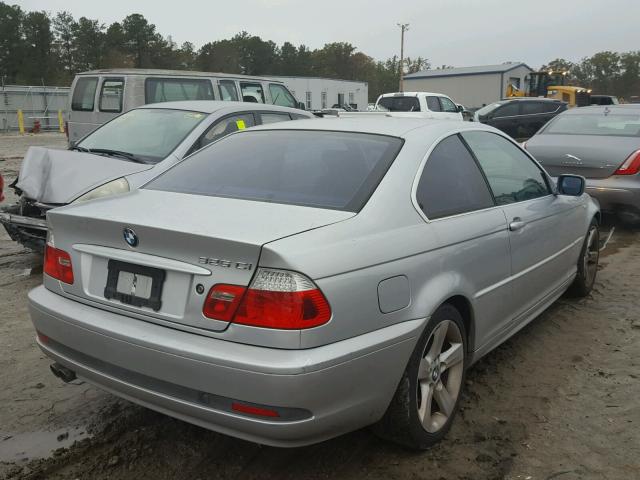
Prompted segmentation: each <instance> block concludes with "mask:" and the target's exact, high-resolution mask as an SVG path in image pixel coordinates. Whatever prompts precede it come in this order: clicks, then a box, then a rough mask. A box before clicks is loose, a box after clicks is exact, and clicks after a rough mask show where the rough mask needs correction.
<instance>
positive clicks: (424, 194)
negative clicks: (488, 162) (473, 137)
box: [416, 135, 494, 220]
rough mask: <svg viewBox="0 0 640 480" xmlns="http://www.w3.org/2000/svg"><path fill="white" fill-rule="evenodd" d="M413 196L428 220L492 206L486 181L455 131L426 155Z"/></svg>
mask: <svg viewBox="0 0 640 480" xmlns="http://www.w3.org/2000/svg"><path fill="white" fill-rule="evenodd" d="M416 200H417V202H418V206H419V207H420V209H421V210H422V211H423V212H424V214H425V215H426V216H427V218H429V219H430V220H434V219H436V218H442V217H447V216H450V215H457V214H460V213H466V212H472V211H474V210H480V209H483V208H489V207H493V206H494V203H493V198H492V197H491V192H489V188H488V187H487V182H485V180H484V178H483V177H482V173H481V172H480V169H479V168H478V165H477V164H476V162H475V160H474V159H473V157H472V156H471V154H470V153H469V150H467V147H465V146H464V144H463V143H462V141H461V140H460V137H458V135H452V136H450V137H447V138H445V139H444V140H442V141H441V142H440V143H439V144H438V145H437V146H436V147H435V148H434V149H433V151H432V152H431V155H429V158H428V159H427V162H426V163H425V166H424V170H423V171H422V175H421V176H420V181H419V182H418V188H417V190H416Z"/></svg>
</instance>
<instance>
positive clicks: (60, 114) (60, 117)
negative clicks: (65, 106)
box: [58, 110, 64, 133]
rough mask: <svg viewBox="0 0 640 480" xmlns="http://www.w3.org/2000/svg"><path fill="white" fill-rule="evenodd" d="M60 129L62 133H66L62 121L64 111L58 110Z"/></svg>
mask: <svg viewBox="0 0 640 480" xmlns="http://www.w3.org/2000/svg"><path fill="white" fill-rule="evenodd" d="M58 127H60V133H64V122H63V121H62V110H58Z"/></svg>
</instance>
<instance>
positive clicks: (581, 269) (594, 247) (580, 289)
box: [568, 218, 600, 297]
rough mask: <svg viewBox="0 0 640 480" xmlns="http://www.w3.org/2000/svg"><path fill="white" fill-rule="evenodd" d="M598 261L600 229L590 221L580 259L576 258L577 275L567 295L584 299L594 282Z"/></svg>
mask: <svg viewBox="0 0 640 480" xmlns="http://www.w3.org/2000/svg"><path fill="white" fill-rule="evenodd" d="M599 259H600V229H599V227H598V221H597V220H596V219H595V218H594V219H593V220H591V224H590V225H589V230H588V231H587V236H586V237H585V239H584V243H583V245H582V250H581V252H580V257H579V258H578V273H577V274H576V278H575V280H574V281H573V283H572V284H571V286H570V287H569V290H568V293H569V295H571V296H573V297H586V296H587V295H589V293H590V292H591V289H592V288H593V284H594V283H595V282H596V275H597V273H598V260H599Z"/></svg>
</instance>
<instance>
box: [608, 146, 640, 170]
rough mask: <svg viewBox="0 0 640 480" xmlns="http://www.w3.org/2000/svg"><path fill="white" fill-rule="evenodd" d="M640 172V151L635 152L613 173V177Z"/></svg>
mask: <svg viewBox="0 0 640 480" xmlns="http://www.w3.org/2000/svg"><path fill="white" fill-rule="evenodd" d="M638 172H640V150H636V151H635V152H633V153H632V154H631V155H629V157H628V158H627V159H626V160H625V161H624V163H623V164H622V165H620V167H619V168H618V169H617V170H616V171H615V172H614V173H613V174H614V175H635V174H636V173H638Z"/></svg>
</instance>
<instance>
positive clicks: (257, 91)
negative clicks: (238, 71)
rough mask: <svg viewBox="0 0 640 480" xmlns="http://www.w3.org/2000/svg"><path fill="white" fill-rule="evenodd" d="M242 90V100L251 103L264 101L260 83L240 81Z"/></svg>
mask: <svg viewBox="0 0 640 480" xmlns="http://www.w3.org/2000/svg"><path fill="white" fill-rule="evenodd" d="M240 90H242V101H243V102H251V103H266V102H265V100H264V90H263V89H262V84H260V83H245V82H241V83H240Z"/></svg>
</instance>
